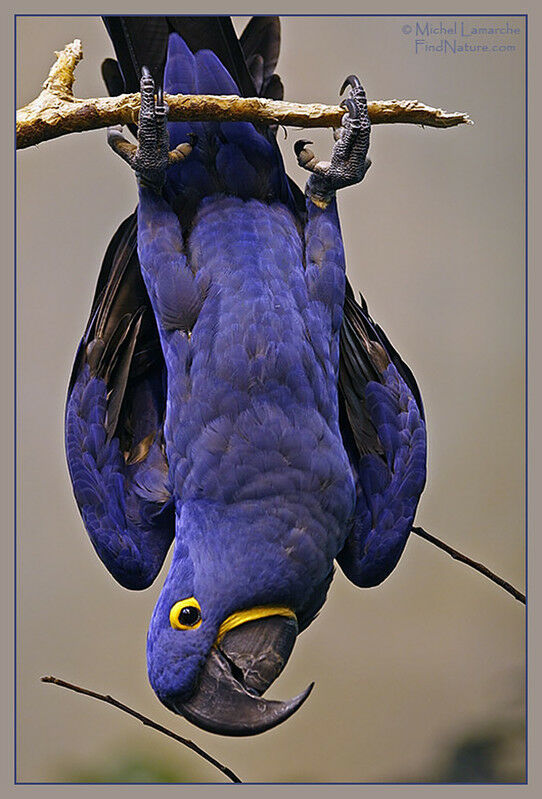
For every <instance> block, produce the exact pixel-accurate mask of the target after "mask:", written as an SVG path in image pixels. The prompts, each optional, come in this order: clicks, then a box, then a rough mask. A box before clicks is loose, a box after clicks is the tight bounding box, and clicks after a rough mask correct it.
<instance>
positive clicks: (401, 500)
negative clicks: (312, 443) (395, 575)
mask: <svg viewBox="0 0 542 799" xmlns="http://www.w3.org/2000/svg"><path fill="white" fill-rule="evenodd" d="M339 409H340V415H339V422H340V426H341V433H342V437H343V443H344V446H345V449H346V451H347V453H348V455H349V458H350V462H351V464H352V469H353V472H354V474H355V476H356V483H357V502H356V511H355V517H354V523H353V528H352V531H351V533H350V535H349V536H348V538H347V540H346V543H345V546H344V549H343V550H342V551H341V552H340V553H339V556H338V558H337V560H338V563H339V565H340V566H341V568H342V570H343V571H344V572H345V574H346V575H347V577H348V578H349V579H350V580H352V582H354V583H355V584H356V585H360V586H372V585H377V584H378V583H380V582H382V580H384V579H385V578H386V577H387V576H388V574H389V573H390V572H391V571H392V570H393V569H394V568H395V565H396V564H397V561H398V560H399V558H400V556H401V553H402V552H403V549H404V547H405V544H406V541H407V539H408V536H409V533H410V530H411V527H412V523H413V520H414V514H415V512H416V507H417V505H418V501H419V498H420V495H421V493H422V491H423V487H424V485H425V461H426V432H425V421H424V411H423V405H422V401H421V396H420V392H419V389H418V386H417V384H416V381H415V379H414V376H413V374H412V372H411V371H410V369H409V368H408V366H407V365H406V364H405V362H404V361H403V360H402V358H401V357H400V356H399V354H398V353H397V351H396V350H395V349H394V347H393V346H392V345H391V343H390V341H389V339H388V338H387V336H386V335H385V334H384V332H383V331H382V329H381V328H380V327H379V326H378V325H377V324H375V322H373V320H372V319H371V317H370V316H369V313H368V310H367V305H366V303H365V300H364V299H363V298H361V305H360V304H358V303H357V302H356V300H355V299H354V295H353V292H352V289H351V287H350V285H347V291H346V297H345V303H344V317H343V323H342V327H341V338H340V364H339Z"/></svg>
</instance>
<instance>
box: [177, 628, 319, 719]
mask: <svg viewBox="0 0 542 799" xmlns="http://www.w3.org/2000/svg"><path fill="white" fill-rule="evenodd" d="M296 636H297V623H296V621H295V619H290V618H285V617H283V616H269V617H267V618H262V619H257V620H255V621H249V622H246V623H245V624H241V625H240V626H238V627H235V628H234V629H233V630H230V631H229V632H227V633H226V634H225V635H224V636H223V638H222V639H221V640H220V641H219V642H218V643H216V644H215V646H213V648H212V650H211V654H210V655H209V657H208V659H207V662H206V664H205V666H204V669H203V674H202V677H201V681H200V684H199V688H198V691H197V693H196V694H195V695H194V696H193V697H192V698H191V699H189V700H188V701H187V702H184V703H182V704H179V705H177V706H176V710H177V712H179V713H182V715H183V716H185V718H187V719H188V721H191V722H192V723H193V724H195V725H196V726H198V727H201V728H202V729H203V730H207V731H208V732H214V733H218V734H219V735H257V734H258V733H261V732H265V730H269V729H271V727H275V726H276V725H277V724H280V723H281V722H283V721H285V720H286V719H287V718H289V717H290V716H291V715H292V714H293V713H295V711H296V710H298V708H300V707H301V705H302V704H303V702H304V701H305V699H306V698H307V697H308V695H309V694H310V692H311V690H312V688H313V685H314V683H311V685H309V686H308V688H306V689H305V690H304V691H303V693H301V694H299V696H296V697H295V698H294V699H290V700H288V701H286V702H278V701H272V700H267V699H262V698H261V695H262V694H263V692H264V691H265V690H266V689H267V688H268V687H269V686H270V685H271V683H272V682H273V681H274V680H275V679H276V678H277V677H278V676H279V674H280V673H281V671H282V670H283V668H284V666H285V665H286V661H287V660H288V657H289V656H290V653H291V651H292V649H293V646H294V643H295V639H296Z"/></svg>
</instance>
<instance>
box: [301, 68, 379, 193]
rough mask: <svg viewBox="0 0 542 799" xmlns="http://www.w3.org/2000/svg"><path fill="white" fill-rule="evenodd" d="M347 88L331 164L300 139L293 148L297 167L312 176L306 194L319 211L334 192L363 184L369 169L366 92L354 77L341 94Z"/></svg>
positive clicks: (347, 79)
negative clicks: (316, 154)
mask: <svg viewBox="0 0 542 799" xmlns="http://www.w3.org/2000/svg"><path fill="white" fill-rule="evenodd" d="M347 86H350V93H349V95H348V97H347V98H346V100H343V102H342V105H343V106H344V107H345V108H346V113H345V115H344V116H343V119H342V126H341V127H340V128H339V129H338V130H336V131H335V134H334V136H335V145H334V147H333V151H332V154H331V161H319V160H318V159H317V157H316V156H315V155H314V153H313V152H312V150H309V149H308V148H307V146H306V145H307V144H312V142H310V141H306V140H304V139H301V140H300V141H297V142H296V143H295V145H294V150H295V154H296V156H297V161H298V163H299V165H300V166H301V167H303V168H304V169H307V170H308V171H309V172H311V173H312V174H311V175H310V177H309V179H308V181H307V186H306V193H307V195H308V196H309V197H310V199H311V200H312V201H313V202H314V203H315V204H316V205H318V206H319V207H321V208H325V207H327V206H328V205H329V203H330V202H331V200H332V199H333V197H334V196H335V192H336V191H337V189H342V188H344V187H345V186H352V185H354V184H355V183H359V182H360V181H361V180H363V178H364V176H365V173H366V172H367V170H368V168H369V166H370V165H371V162H370V161H369V159H368V158H367V151H368V149H369V133H370V129H371V123H370V121H369V114H368V111H367V98H366V96H365V91H364V89H363V87H362V85H361V83H360V82H359V80H358V78H356V76H355V75H349V76H348V77H347V78H346V80H345V81H344V83H343V85H342V88H341V94H342V92H343V91H344V90H345V88H346V87H347Z"/></svg>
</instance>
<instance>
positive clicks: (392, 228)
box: [17, 17, 525, 782]
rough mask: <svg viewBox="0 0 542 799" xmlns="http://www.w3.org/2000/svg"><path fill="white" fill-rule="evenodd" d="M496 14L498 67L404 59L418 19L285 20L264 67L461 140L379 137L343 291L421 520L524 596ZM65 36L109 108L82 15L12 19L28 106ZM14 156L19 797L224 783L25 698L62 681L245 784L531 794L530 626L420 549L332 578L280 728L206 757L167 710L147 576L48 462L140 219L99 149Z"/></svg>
mask: <svg viewBox="0 0 542 799" xmlns="http://www.w3.org/2000/svg"><path fill="white" fill-rule="evenodd" d="M443 19H444V20H450V18H443ZM455 19H457V21H458V24H460V23H461V21H464V22H465V25H466V26H469V27H475V26H477V25H480V26H485V27H488V26H489V24H490V22H489V20H488V19H487V18H485V19H480V20H477V19H475V18H461V17H457V18H453V19H451V22H452V23H453V21H454V20H455ZM506 20H508V21H509V22H510V23H511V25H512V26H514V27H520V28H521V30H522V33H521V34H520V35H517V36H511V35H509V36H501V37H491V36H489V35H486V36H478V37H474V39H472V38H471V40H470V41H475V42H477V43H484V44H489V45H490V46H493V45H494V44H495V43H497V44H509V43H511V42H512V43H514V44H515V48H516V49H515V50H514V51H489V52H487V53H477V54H474V53H470V54H468V53H466V54H459V53H458V54H455V55H451V54H450V55H439V54H437V53H427V52H424V50H423V47H422V48H420V50H421V51H420V52H419V53H418V54H416V53H415V48H414V39H415V38H416V36H415V32H411V33H409V32H403V30H402V29H403V27H404V26H405V25H414V26H415V23H416V21H419V22H420V23H422V24H424V23H425V22H426V21H427V20H426V19H425V18H419V19H416V18H414V19H412V18H410V19H407V18H402V17H392V18H377V17H350V18H348V17H343V18H333V17H330V18H323V17H307V18H299V17H298V18H293V17H291V18H290V17H283V18H282V32H283V44H282V55H281V58H280V61H279V70H278V71H279V73H280V74H281V76H282V78H283V81H284V84H285V87H286V99H289V100H296V101H299V102H309V101H319V102H328V103H334V102H335V101H336V99H337V94H338V89H339V86H340V84H341V83H342V80H343V78H344V77H345V76H346V75H348V74H350V73H351V72H355V73H357V74H358V75H359V76H360V78H361V79H362V81H363V83H364V85H365V87H366V89H367V94H368V96H369V98H370V99H377V98H378V99H384V98H392V97H398V98H416V99H420V100H423V101H425V102H427V103H429V104H431V105H436V106H440V107H442V108H445V109H448V110H461V111H465V112H467V113H469V114H470V115H471V116H472V118H473V119H474V120H475V122H476V124H475V125H474V126H472V127H460V128H456V129H452V130H447V131H439V130H433V129H425V130H423V129H421V128H418V127H414V126H405V125H403V126H399V125H398V126H378V127H375V128H374V129H373V134H372V144H371V153H370V154H371V158H372V161H373V166H372V168H371V170H370V172H369V173H368V176H367V178H366V179H365V181H364V182H363V183H362V184H361V185H360V186H357V187H354V188H351V189H346V190H344V191H343V192H341V194H340V200H339V205H340V214H341V222H342V228H343V236H344V241H345V248H346V253H347V264H348V273H349V276H350V280H351V282H352V283H353V285H354V288H355V289H356V290H361V291H362V292H363V294H364V295H365V297H366V299H367V302H368V304H369V309H370V311H371V314H372V316H373V317H374V318H375V320H376V321H377V322H379V324H381V325H382V327H383V328H384V329H385V330H386V332H387V333H388V335H389V337H390V339H391V341H392V342H393V344H394V345H395V347H396V348H397V349H398V350H399V352H400V353H401V355H402V356H403V357H404V358H405V360H406V361H407V363H408V364H409V365H410V367H411V368H412V369H413V371H414V373H415V375H416V378H417V380H418V383H419V385H420V388H421V391H422V395H423V398H424V402H425V407H426V413H427V421H428V435H429V470H428V483H427V488H426V490H425V493H424V496H423V499H422V502H421V504H420V507H419V511H418V515H417V523H418V524H420V525H422V526H424V527H425V528H426V529H428V530H429V531H432V532H433V533H434V534H435V535H437V536H438V537H440V538H442V539H444V540H445V541H447V542H448V543H449V544H451V545H452V546H454V547H456V548H458V549H460V550H462V551H464V552H466V553H467V554H469V555H470V556H472V557H473V558H475V559H476V560H480V561H483V562H484V563H485V564H486V565H487V566H488V567H490V568H491V569H493V570H494V571H496V572H497V573H498V574H500V575H502V576H503V577H505V578H506V579H508V580H510V581H511V582H512V583H514V584H516V585H518V587H520V588H523V586H524V557H525V552H524V459H525V458H524V310H523V309H524V136H525V130H524V46H525V40H524V35H523V21H522V20H521V19H517V18H516V19H513V18H507V17H503V18H502V21H504V22H506ZM245 21H246V18H238V20H237V21H236V25H238V27H239V29H241V28H242V26H243V24H244V22H245ZM438 22H439V20H438V19H437V20H433V22H432V24H438ZM447 24H450V23H447ZM75 37H78V38H80V39H81V40H82V42H83V47H84V54H85V57H84V60H83V61H82V62H81V63H80V65H79V66H78V68H77V73H76V74H77V79H76V83H75V92H76V94H78V95H79V96H82V97H83V96H100V95H103V94H105V90H104V88H103V86H102V82H101V78H100V73H99V66H100V63H101V61H102V59H103V58H104V57H106V56H109V55H112V48H111V46H110V44H109V41H108V38H107V36H106V34H105V29H104V28H103V26H102V23H101V22H100V20H99V19H98V18H93V17H81V18H73V17H62V18H50V17H49V18H46V17H33V18H19V20H18V25H17V59H18V62H17V83H18V97H17V105H18V106H21V105H24V104H26V103H28V102H29V101H30V100H31V99H33V97H35V96H36V94H37V93H38V92H39V90H40V87H41V84H42V82H43V80H44V79H45V77H46V75H47V72H48V70H49V68H50V66H51V63H52V61H53V58H54V56H53V51H54V50H60V49H61V48H62V47H63V46H64V45H65V44H66V43H67V42H69V41H72V40H73V39H74V38H75ZM418 38H420V37H418ZM440 38H441V37H439V36H434V37H431V39H430V40H429V41H431V42H432V43H434V44H438V43H439V39H440ZM449 38H454V37H453V36H452V37H449ZM302 135H304V134H302V133H301V131H294V130H291V129H290V130H289V131H288V137H287V139H286V140H284V137H283V134H282V133H279V140H280V142H281V147H282V150H283V153H284V155H285V160H286V162H287V166H288V170H289V172H290V174H291V175H292V177H294V178H295V179H296V180H297V181H298V183H300V184H301V185H303V184H304V182H305V179H306V175H305V173H303V171H302V170H300V169H299V168H298V167H297V165H296V163H295V158H294V156H293V143H294V142H295V140H296V139H297V138H301V136H302ZM308 138H311V139H313V140H314V142H315V147H316V148H317V151H318V153H319V154H320V155H322V156H324V155H325V154H326V153H328V152H329V151H330V148H331V146H332V137H331V134H330V132H329V131H317V132H313V131H310V136H308ZM17 161H18V183H17V186H18V205H17V209H18V261H17V275H18V336H19V350H18V381H19V394H18V409H19V439H18V453H19V474H18V480H19V524H18V555H19V560H18V563H19V572H18V734H19V735H18V774H17V777H18V779H19V780H21V781H29V782H35V781H46V782H48V781H61V782H63V781H72V780H74V781H80V780H83V781H85V780H87V781H90V782H95V781H132V780H140V781H177V780H180V781H183V780H186V781H193V780H195V781H198V780H199V781H204V782H207V781H221V778H220V775H219V774H218V772H216V771H215V770H213V769H212V768H211V767H208V766H206V765H205V764H204V763H203V762H200V761H199V760H198V759H197V758H196V757H195V756H194V755H192V754H191V753H189V752H187V751H185V750H183V748H182V747H180V746H179V745H178V744H176V743H174V742H173V741H169V740H166V739H163V740H162V739H161V737H160V736H159V735H158V733H153V732H152V731H149V730H146V729H144V728H143V727H141V726H139V725H138V723H137V722H135V721H134V720H132V719H129V718H128V717H124V716H123V715H122V714H120V713H119V712H118V711H115V710H113V709H112V708H107V707H105V706H104V705H101V704H98V703H97V702H95V701H93V700H90V699H85V698H82V697H78V696H75V695H71V694H68V693H66V692H63V691H61V690H60V689H58V688H55V687H53V686H47V685H43V684H41V683H40V682H39V678H40V676H41V675H44V674H55V675H56V676H59V677H62V678H64V679H67V680H70V681H73V682H76V683H79V684H81V685H84V686H86V687H89V688H93V689H95V690H98V691H102V692H106V693H111V694H112V695H113V696H115V697H117V698H119V699H120V700H121V701H124V702H126V703H127V704H130V705H132V706H133V707H135V708H137V709H138V710H140V711H141V712H143V713H145V714H147V715H150V716H151V717H152V718H154V719H156V720H158V721H160V722H162V723H163V724H165V725H167V726H170V727H171V728H173V729H175V730H176V731H178V732H179V733H180V734H181V735H186V736H189V737H191V738H192V739H194V740H195V741H197V742H198V743H200V744H201V745H202V746H203V747H205V748H207V749H208V750H209V751H211V752H212V753H213V754H214V755H215V756H216V757H218V758H219V759H222V760H223V761H224V762H227V763H228V765H230V766H231V768H233V769H234V770H235V771H237V772H238V773H239V774H240V776H241V777H242V778H243V779H245V780H247V781H259V782H280V781H284V782H300V781H336V782H348V781H354V782H394V781H420V782H424V781H459V782H461V781H475V782H476V781H487V782H492V781H493V782H494V781H515V780H522V779H523V770H522V769H523V749H522V714H523V688H524V686H523V672H524V609H523V607H522V606H521V605H520V604H519V603H518V602H516V601H515V600H514V599H512V597H510V596H509V595H508V594H506V593H504V592H503V591H502V590H500V589H499V588H497V587H496V586H494V585H493V584H492V583H490V582H489V581H488V580H486V579H485V578H483V577H482V576H480V575H477V574H476V573H474V572H473V571H471V570H470V569H468V568H466V567H465V566H463V565H461V564H458V563H456V562H455V561H453V560H452V559H451V558H449V557H448V556H446V555H445V554H444V553H442V552H440V551H439V550H437V549H435V548H434V547H432V546H431V545H430V544H428V543H427V542H425V541H423V540H421V539H418V538H416V537H415V536H412V537H411V539H410V541H409V544H408V545H407V548H406V551H405V554H404V555H403V558H402V559H401V561H400V563H399V565H398V567H397V569H396V570H395V571H394V572H393V574H392V575H391V576H390V577H389V579H388V580H386V581H385V582H384V583H383V584H382V585H381V586H380V587H377V588H374V589H368V590H361V589H356V588H355V587H354V586H352V585H350V584H349V583H348V582H347V581H346V579H345V578H344V577H343V576H342V574H341V573H337V575H336V578H335V580H334V583H333V585H332V588H331V590H330V593H329V597H328V601H327V603H326V605H325V607H324V610H323V611H322V613H321V614H320V616H319V617H318V619H317V620H316V621H315V622H314V624H312V625H311V627H310V628H309V629H308V630H307V631H306V632H305V633H304V634H303V635H302V636H301V637H300V639H299V641H298V643H297V645H296V650H295V651H294V654H293V655H292V658H291V660H290V662H289V664H288V667H287V669H286V671H285V673H284V674H283V676H281V678H280V680H279V682H278V684H277V686H276V687H275V688H274V689H273V691H272V695H274V696H277V697H278V696H280V697H285V696H290V695H293V694H294V693H297V692H298V691H300V690H301V689H302V688H303V687H304V686H305V685H306V684H307V682H308V681H310V680H315V681H316V688H315V690H314V692H313V694H312V696H311V698H310V700H309V701H308V702H307V704H306V705H305V706H304V708H303V710H301V711H300V712H299V713H298V714H297V715H296V716H294V717H293V718H292V719H290V720H289V721H288V722H286V723H285V724H283V725H282V726H281V727H279V728H278V729H276V730H273V731H271V732H268V733H265V735H264V736H260V737H258V738H255V739H246V740H244V739H238V740H235V739H232V740H229V739H226V738H216V737H214V736H211V735H207V734H205V733H203V732H200V731H198V730H196V729H195V728H193V727H191V726H190V725H189V724H188V723H187V722H184V721H183V720H182V719H181V718H176V717H175V716H173V715H172V714H170V713H168V711H167V710H166V709H165V708H162V707H161V706H160V704H159V703H158V701H157V699H156V698H155V696H154V694H153V692H152V689H151V688H150V686H149V685H148V681H147V676H146V664H145V637H146V629H147V624H148V619H149V617H150V614H151V611H152V608H153V605H154V601H155V599H156V597H157V595H158V592H159V590H160V586H161V581H162V579H163V576H162V575H161V576H160V577H159V578H158V580H157V582H156V585H155V586H153V587H151V588H150V589H149V590H147V591H144V592H142V593H132V592H128V591H125V590H124V589H122V588H121V587H120V586H118V585H117V584H116V583H115V582H114V581H113V579H112V578H111V577H110V576H109V574H108V573H107V572H106V570H105V568H104V567H103V566H102V565H101V563H100V562H99V560H98V559H97V557H96V556H95V555H94V552H93V551H92V548H91V545H90V543H89V541H88V540H87V538H86V534H85V532H84V530H83V526H82V522H81V519H80V517H79V514H78V512H77V509H76V506H75V502H74V500H73V497H72V493H71V486H70V483H69V478H68V474H67V470H66V466H65V460H64V452H63V407H64V400H65V393H66V386H67V381H68V377H69V373H70V369H71V364H72V359H73V355H74V352H75V348H76V346H77V343H78V340H79V337H80V335H81V333H82V331H83V326H84V324H85V322H86V319H87V315H88V311H89V308H90V302H91V299H92V294H93V291H94V284H95V281H96V278H97V274H98V269H99V265H100V262H101V258H102V256H103V253H104V251H105V248H106V246H107V243H108V241H109V239H110V237H111V235H112V234H113V232H114V231H115V229H116V227H117V226H118V224H119V223H120V221H122V219H123V218H124V217H125V216H126V215H127V214H128V213H130V212H131V211H132V210H133V208H134V206H135V202H136V187H135V181H134V179H133V177H132V175H131V174H130V170H129V169H128V168H127V167H126V165H125V164H124V163H123V162H122V161H121V160H120V159H118V158H117V157H115V156H114V155H113V154H112V153H111V152H110V151H109V149H108V147H107V145H106V142H105V132H104V131H96V132H90V133H85V134H81V135H71V136H67V137H64V138H61V139H58V140H56V141H53V142H46V143H43V144H41V145H39V146H38V147H35V148H32V149H30V150H25V151H22V152H20V153H19V154H18V156H17ZM164 573H165V572H164Z"/></svg>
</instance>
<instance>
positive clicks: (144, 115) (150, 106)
mask: <svg viewBox="0 0 542 799" xmlns="http://www.w3.org/2000/svg"><path fill="white" fill-rule="evenodd" d="M140 90H141V110H140V112H139V124H138V133H137V138H138V143H137V145H136V144H132V143H131V142H129V141H127V140H126V139H125V138H124V136H123V134H122V126H121V125H114V126H112V127H110V128H108V129H107V142H108V144H109V146H110V147H111V148H112V149H113V150H114V151H115V152H116V153H117V154H118V155H120V157H121V158H123V159H124V160H125V161H126V162H127V163H128V164H129V165H130V167H131V168H132V169H133V170H134V172H135V175H136V177H137V181H138V183H139V184H140V185H141V186H146V187H148V188H152V189H154V190H155V191H158V192H160V191H161V190H162V187H163V185H164V183H165V180H166V170H167V167H168V166H169V165H170V164H174V163H177V162H178V161H182V160H184V159H185V158H186V157H187V156H188V155H189V154H190V153H191V151H192V147H193V146H194V141H193V140H191V141H190V142H184V143H183V144H179V146H178V147H176V148H175V149H174V150H172V151H170V150H169V134H168V130H167V115H168V110H169V109H168V105H167V103H165V102H164V99H163V95H162V89H161V87H159V88H158V89H157V91H156V98H155V86H154V80H153V78H152V76H151V73H150V72H149V70H148V69H147V67H143V69H142V72H141V82H140Z"/></svg>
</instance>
